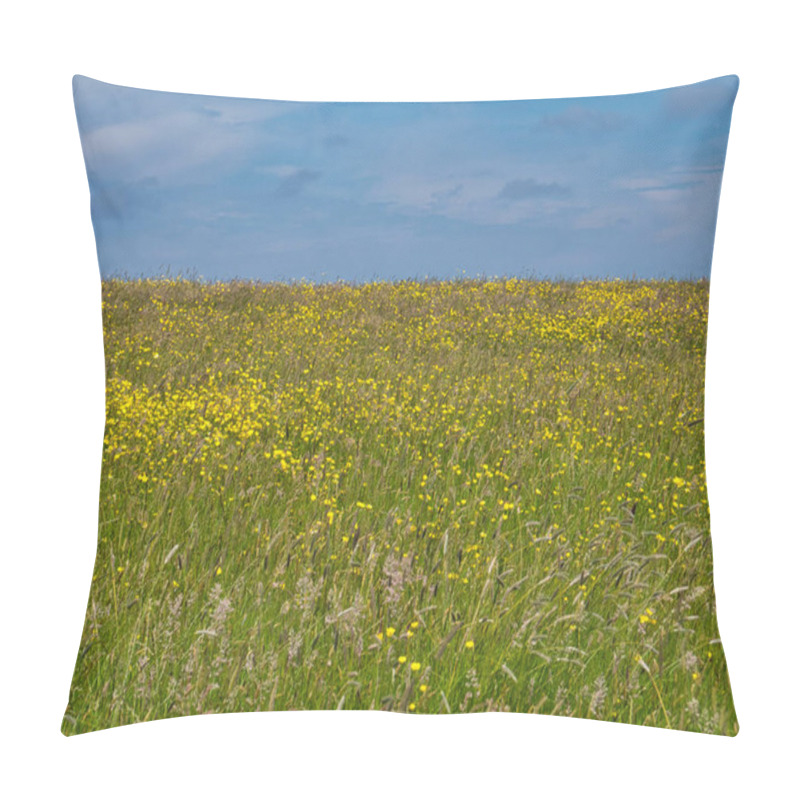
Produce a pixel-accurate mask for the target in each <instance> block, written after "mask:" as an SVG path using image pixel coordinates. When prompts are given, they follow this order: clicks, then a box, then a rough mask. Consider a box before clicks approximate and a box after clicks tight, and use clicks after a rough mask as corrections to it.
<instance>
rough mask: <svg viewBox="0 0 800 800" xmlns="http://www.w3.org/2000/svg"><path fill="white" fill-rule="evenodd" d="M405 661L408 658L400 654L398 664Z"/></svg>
mask: <svg viewBox="0 0 800 800" xmlns="http://www.w3.org/2000/svg"><path fill="white" fill-rule="evenodd" d="M406 661H408V659H407V658H406V657H405V656H400V658H398V659H397V663H398V664H405V663H406Z"/></svg>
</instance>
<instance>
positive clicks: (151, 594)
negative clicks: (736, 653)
mask: <svg viewBox="0 0 800 800" xmlns="http://www.w3.org/2000/svg"><path fill="white" fill-rule="evenodd" d="M102 292H103V324H104V336H105V354H106V379H107V415H106V429H105V438H104V446H103V469H102V478H101V495H100V516H99V540H98V552H97V561H96V566H95V570H94V574H93V577H92V585H91V594H90V598H89V603H88V610H87V615H86V621H85V627H84V630H83V634H82V640H81V644H80V650H79V653H78V657H77V663H76V668H75V674H74V678H73V684H72V688H71V691H70V699H69V705H68V708H67V711H66V714H65V716H64V722H63V728H62V730H63V732H64V733H65V734H67V735H71V734H74V733H82V732H85V731H92V730H97V729H101V728H105V727H109V726H112V725H120V724H127V723H133V722H139V721H143V720H150V719H158V718H164V717H174V716H182V715H188V714H204V713H217V712H233V711H255V710H286V709H337V708H344V709H376V710H378V709H383V710H392V711H401V712H407V713H412V714H420V713H459V712H478V711H514V712H534V713H540V714H559V715H569V716H575V717H587V718H594V719H603V720H616V721H620V722H629V723H638V724H643V725H658V726H662V727H671V728H679V729H688V730H695V731H703V732H708V733H717V734H725V735H733V734H735V733H736V732H737V730H738V726H737V722H736V717H735V713H734V708H733V704H732V700H731V693H730V689H729V683H728V675H727V670H726V664H725V658H724V654H723V651H722V647H721V644H720V641H719V633H718V630H717V626H716V614H715V604H714V589H713V583H712V552H711V540H710V526H709V509H708V500H707V494H706V472H705V462H704V440H703V436H704V434H703V386H704V370H705V341H706V325H707V311H708V283H707V282H705V281H620V280H615V281H606V282H592V281H583V282H547V281H537V280H522V279H482V280H468V279H462V280H453V281H403V282H397V283H388V282H376V283H368V284H361V285H351V284H345V283H335V284H320V285H312V284H305V283H296V284H278V283H273V284H268V283H263V284H262V283H253V282H229V283H202V282H198V281H190V280H182V279H177V280H168V279H158V280H145V279H142V280H122V279H111V280H104V281H103V286H102ZM76 633H77V632H76Z"/></svg>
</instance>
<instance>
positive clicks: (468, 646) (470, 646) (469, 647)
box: [464, 639, 475, 650]
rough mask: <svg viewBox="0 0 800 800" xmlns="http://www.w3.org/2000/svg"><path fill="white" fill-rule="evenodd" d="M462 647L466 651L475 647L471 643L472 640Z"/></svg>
mask: <svg viewBox="0 0 800 800" xmlns="http://www.w3.org/2000/svg"><path fill="white" fill-rule="evenodd" d="M464 647H466V648H467V650H472V648H473V647H475V642H473V641H472V639H470V640H469V641H468V642H466V643H465V644H464Z"/></svg>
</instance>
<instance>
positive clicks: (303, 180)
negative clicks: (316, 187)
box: [275, 169, 322, 197]
mask: <svg viewBox="0 0 800 800" xmlns="http://www.w3.org/2000/svg"><path fill="white" fill-rule="evenodd" d="M321 175H322V173H321V172H319V171H318V170H314V169H298V170H296V171H295V172H293V173H292V174H291V175H288V176H287V177H285V178H284V179H283V180H282V181H281V182H280V183H279V184H278V188H277V189H276V190H275V194H277V195H278V196H279V197H295V196H297V195H298V194H300V192H302V191H303V189H305V188H306V186H308V185H309V184H310V183H313V182H314V181H316V180H319V178H320V176H321Z"/></svg>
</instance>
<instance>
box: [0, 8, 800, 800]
mask: <svg viewBox="0 0 800 800" xmlns="http://www.w3.org/2000/svg"><path fill="white" fill-rule="evenodd" d="M789 9H790V4H789V3H788V2H787V3H781V2H769V1H764V0H762V1H761V2H759V3H756V4H744V3H742V4H732V3H722V2H702V0H692V2H679V1H678V0H670V2H668V3H667V2H664V3H659V4H655V3H641V2H609V1H608V0H604V2H585V3H567V2H562V3H557V2H549V3H547V4H538V3H533V2H519V3H511V2H503V1H501V0H492V2H486V3H483V4H477V3H475V4H470V3H468V2H466V1H465V0H462V1H461V2H447V3H445V2H435V0H428V2H416V1H412V0H404V2H394V3H388V2H386V3H382V2H379V1H378V0H373V1H372V2H362V3H358V2H343V1H342V0H338V1H337V2H328V3H321V2H320V3H310V2H289V0H286V2H285V3H280V4H278V3H270V2H258V3H255V2H254V3H243V2H238V1H237V0H226V1H225V2H221V3H214V4H208V6H207V7H205V6H203V4H201V3H199V2H191V3H188V2H167V0H160V1H159V2H149V1H148V0H137V1H136V2H132V1H131V0H129V1H128V2H125V3H114V2H102V3H101V2H97V3H94V2H74V1H73V2H67V3H34V2H31V3H27V4H23V3H15V4H14V8H13V10H11V11H10V12H9V9H8V8H7V9H6V11H5V12H4V15H3V17H4V19H3V31H2V34H0V36H2V47H0V58H2V61H3V69H2V81H3V92H2V101H1V102H2V105H1V106H0V107H1V108H2V111H3V115H2V120H3V121H2V126H0V136H2V147H1V148H0V156H1V157H2V160H3V163H2V172H0V176H2V182H1V183H0V200H1V201H2V203H3V213H2V217H0V219H2V230H3V232H2V235H1V236H0V248H1V249H2V254H1V255H2V260H1V261H0V270H1V272H0V275H1V277H0V309H2V313H0V324H2V328H3V329H2V339H0V342H2V360H0V402H2V405H3V408H2V413H1V414H0V424H1V425H2V444H0V468H1V469H2V470H3V472H4V475H3V479H2V482H0V486H2V515H1V516H0V521H1V524H2V549H0V585H1V586H2V592H3V598H2V600H3V602H2V605H0V613H2V618H0V619H1V625H2V638H1V639H0V641H1V642H2V656H1V657H0V669H2V671H3V675H2V681H1V682H0V687H2V706H0V713H1V714H2V716H1V717H0V720H1V721H2V725H0V731H2V734H3V735H4V736H5V737H7V741H6V744H5V747H4V750H3V751H2V756H3V761H4V762H5V765H4V767H3V768H2V771H1V772H0V789H2V788H3V787H4V788H6V789H10V791H8V792H6V793H5V796H7V797H39V796H41V797H47V796H53V795H54V794H55V793H56V792H58V793H59V794H61V795H64V794H66V795H67V796H70V795H71V794H73V793H74V794H75V795H79V796H81V797H104V798H105V797H112V798H115V797H141V796H142V795H145V796H147V795H149V796H154V797H161V796H164V797H166V796H170V797H173V798H174V797H183V796H194V797H206V796H208V797H212V796H213V797H239V796H247V797H250V796H260V795H270V796H271V795H274V794H281V793H290V794H291V796H300V797H304V796H311V795H312V794H313V795H317V794H318V793H319V794H320V796H325V797H331V796H334V797H335V796H340V795H344V794H347V795H353V796H367V795H370V796H379V797H382V798H383V797H404V798H424V797H434V796H435V797H444V798H448V797H451V796H452V797H479V796H492V797H508V796H512V795H513V796H518V795H523V796H525V795H528V796H534V795H539V794H540V793H542V792H544V793H545V794H546V795H551V796H552V794H554V793H557V796H559V797H572V796H576V797H577V796H579V795H588V796H591V797H595V796H597V797H606V796H608V797H612V796H613V797H615V798H620V797H648V798H649V797H670V798H674V797H676V796H681V797H709V796H716V795H718V794H719V795H721V794H727V795H729V796H744V797H748V796H750V797H754V796H756V795H760V796H762V797H785V796H788V795H790V794H794V792H795V791H797V786H796V785H794V786H791V784H790V783H788V782H789V781H792V780H793V781H794V782H795V784H796V782H797V771H796V767H795V768H794V769H792V761H793V758H794V756H795V755H796V750H797V744H798V741H797V737H796V731H797V729H798V711H799V709H798V702H797V696H798V685H799V681H798V673H797V636H798V633H797V631H798V601H797V591H796V587H797V572H798V545H797V541H798V533H800V531H799V530H798V528H800V525H799V524H798V505H797V495H798V467H797V458H798V452H800V451H798V445H799V444H800V442H798V435H797V433H798V432H797V423H796V420H797V406H798V395H797V391H796V378H797V373H798V355H797V345H798V338H799V337H798V333H797V330H798V327H797V319H798V313H797V310H796V305H797V296H798V295H797V290H798V288H800V287H799V286H798V277H797V271H798V266H800V264H799V260H798V248H797V241H796V237H795V231H796V223H797V202H796V199H797V181H798V173H797V135H798V134H797V126H796V124H795V123H796V119H797V117H796V110H795V106H796V103H797V75H796V74H793V73H792V69H793V68H794V67H796V60H795V59H793V58H792V57H791V52H792V50H791V48H792V45H793V44H794V41H793V39H794V36H793V31H794V26H793V25H792V24H790V23H791V20H790V17H789ZM74 73H81V74H84V75H88V76H90V77H93V78H98V79H100V80H104V81H107V82H111V83H119V84H125V85H129V86H136V87H142V88H151V89H164V90H171V91H182V92H197V93H204V94H219V95H235V96H243V97H263V98H271V99H291V100H494V99H498V100H499V99H520V98H539V97H561V96H586V95H594V94H617V93H623V92H633V91H644V90H650V89H660V88H664V87H669V86H675V85H681V84H686V83H692V82H695V81H700V80H704V79H707V78H713V77H717V76H720V75H726V74H730V73H736V74H738V75H739V76H740V78H741V87H740V91H739V96H738V99H737V101H736V105H735V108H734V115H733V126H732V132H731V137H730V145H729V151H728V160H727V165H726V168H725V176H724V180H723V187H722V202H721V207H720V216H719V224H718V229H717V243H716V249H715V253H714V263H713V269H712V281H711V286H712V289H711V319H710V332H709V348H708V377H707V408H706V431H707V461H708V477H709V494H710V502H711V513H712V537H713V544H714V558H715V576H716V581H715V583H716V591H717V599H718V606H719V624H720V628H721V632H722V639H723V643H724V647H725V651H726V654H727V657H728V662H729V668H730V673H731V680H732V684H733V692H734V699H735V703H736V708H737V711H738V715H739V721H740V724H741V732H740V734H739V736H738V737H736V738H734V739H728V738H722V737H713V736H702V735H698V734H688V733H676V732H670V731H665V730H657V729H646V728H639V727H634V726H627V725H620V724H616V725H615V724H611V723H599V722H589V721H580V720H571V719H559V718H549V717H535V716H526V715H498V714H491V715H473V716H467V717H455V718H446V717H428V718H421V717H411V716H402V715H390V714H381V713H373V714H366V713H359V712H340V713H334V712H318V713H309V712H301V713H273V714H268V713H267V714H243V715H228V716H216V717H195V718H188V719H178V720H168V721H162V722H155V723H147V724H142V725H134V726H129V727H127V728H119V729H114V730H110V731H106V732H101V733H95V734H88V735H85V736H79V737H73V738H71V739H67V738H65V737H63V736H62V735H61V734H60V732H59V727H60V722H61V716H62V713H63V711H64V707H65V705H66V702H67V694H68V689H69V683H70V679H71V675H72V669H73V666H74V662H75V657H76V654H77V649H78V643H79V638H80V634H81V625H82V621H83V615H84V611H85V604H86V599H87V596H88V590H89V582H90V578H91V574H92V566H93V561H94V554H95V541H96V532H97V527H96V526H97V502H98V485H99V471H100V455H101V443H102V433H103V354H102V339H101V319H100V283H99V274H98V268H97V262H96V255H95V249H94V239H93V233H92V228H91V223H90V217H89V194H88V188H87V182H86V176H85V172H84V166H83V161H82V157H81V152H80V145H79V140H78V132H77V128H76V124H75V119H74V112H73V107H72V96H71V87H70V80H71V78H72V75H73V74H74ZM795 796H796V795H795Z"/></svg>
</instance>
